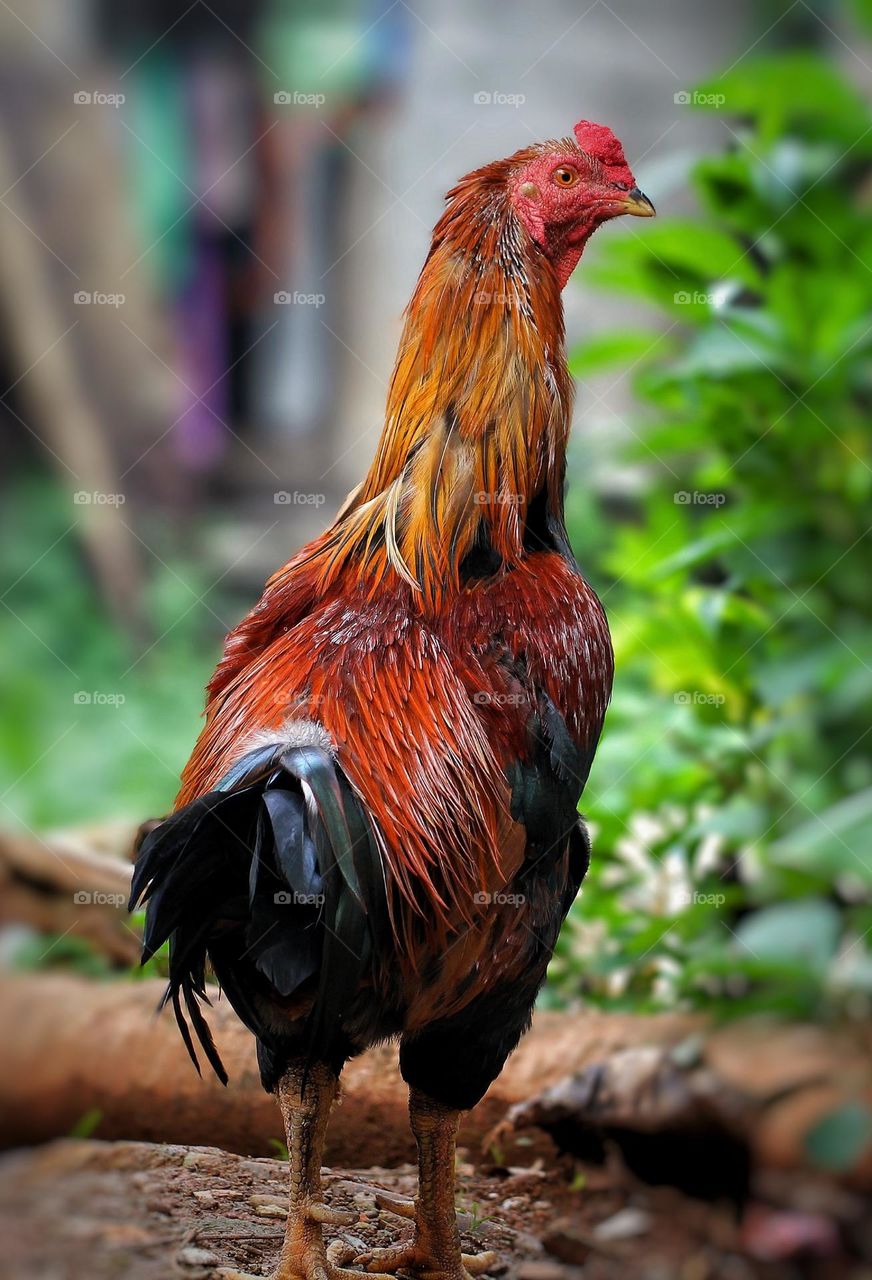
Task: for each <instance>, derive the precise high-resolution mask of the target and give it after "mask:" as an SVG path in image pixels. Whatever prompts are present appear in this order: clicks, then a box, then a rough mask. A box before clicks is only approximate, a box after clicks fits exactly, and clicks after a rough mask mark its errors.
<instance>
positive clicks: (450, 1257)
mask: <svg viewBox="0 0 872 1280" xmlns="http://www.w3.org/2000/svg"><path fill="white" fill-rule="evenodd" d="M498 1261H499V1255H498V1254H496V1253H494V1252H493V1250H492V1249H489V1250H488V1251H487V1253H459V1252H458V1253H454V1251H453V1250H446V1252H445V1255H444V1256H439V1255H438V1254H436V1253H435V1252H432V1251H430V1250H427V1249H424V1248H422V1246H421V1245H418V1244H415V1243H414V1242H413V1243H412V1244H406V1245H397V1246H396V1247H395V1248H392V1249H373V1251H372V1253H368V1254H364V1255H363V1256H362V1257H358V1258H356V1259H355V1262H362V1263H363V1264H364V1265H365V1266H366V1269H367V1271H369V1272H370V1273H371V1274H375V1275H379V1276H382V1275H393V1274H394V1273H396V1272H398V1271H401V1272H408V1273H410V1274H411V1275H413V1276H415V1277H417V1280H472V1277H473V1276H479V1275H482V1273H483V1272H485V1271H489V1270H490V1269H491V1267H494V1266H496V1264H497V1262H498Z"/></svg>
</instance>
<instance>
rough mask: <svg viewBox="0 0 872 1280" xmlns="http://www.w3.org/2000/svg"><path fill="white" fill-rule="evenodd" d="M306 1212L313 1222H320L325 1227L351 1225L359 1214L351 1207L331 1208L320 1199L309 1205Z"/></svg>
mask: <svg viewBox="0 0 872 1280" xmlns="http://www.w3.org/2000/svg"><path fill="white" fill-rule="evenodd" d="M305 1212H306V1217H307V1218H308V1219H309V1220H310V1221H311V1222H320V1223H321V1224H322V1226H325V1227H350V1226H351V1224H352V1223H353V1222H357V1219H358V1216H359V1215H358V1214H356V1213H355V1212H354V1211H353V1210H351V1209H331V1208H330V1206H329V1205H326V1204H321V1203H320V1202H318V1201H315V1202H313V1203H312V1204H310V1205H308V1206H307V1207H306V1211H305Z"/></svg>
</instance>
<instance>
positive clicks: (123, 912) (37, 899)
mask: <svg viewBox="0 0 872 1280" xmlns="http://www.w3.org/2000/svg"><path fill="white" fill-rule="evenodd" d="M134 833H135V829H134V828H133V827H132V825H131V824H130V823H129V822H115V823H104V824H102V825H101V826H99V827H87V828H77V829H75V830H71V831H58V832H48V833H46V834H45V835H44V836H37V835H35V834H34V833H32V832H30V831H26V830H22V831H8V830H0V925H18V924H23V925H26V926H29V927H30V928H31V929H33V930H35V931H36V932H37V933H41V934H49V935H50V934H56V935H58V936H66V935H67V934H74V935H76V936H77V937H81V938H86V939H87V940H88V941H89V942H90V943H91V945H92V946H93V947H95V948H96V950H97V951H98V952H99V953H100V954H101V955H105V956H106V957H107V958H108V959H109V961H110V962H111V963H112V964H114V965H118V966H127V965H132V964H135V963H136V960H137V958H138V955H139V950H140V941H139V937H138V935H137V933H136V932H135V930H133V929H132V928H131V925H130V917H129V915H128V914H127V909H126V904H127V897H128V894H129V893H130V875H131V865H130V860H129V854H130V850H131V848H132V845H133V836H134Z"/></svg>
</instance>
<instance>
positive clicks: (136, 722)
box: [0, 482, 234, 831]
mask: <svg viewBox="0 0 872 1280" xmlns="http://www.w3.org/2000/svg"><path fill="white" fill-rule="evenodd" d="M75 514H76V511H75V508H74V507H73V505H72V503H71V501H70V499H69V497H68V496H65V495H61V494H59V492H58V491H57V490H56V489H55V488H54V487H53V486H48V485H46V484H45V483H36V482H34V483H32V484H30V485H25V486H21V487H20V488H19V490H18V493H17V496H16V497H14V498H12V497H9V498H7V499H6V500H5V501H4V504H3V509H2V514H0V534H2V539H3V545H4V566H3V579H4V595H3V606H4V607H3V608H2V609H0V688H2V690H3V705H4V716H3V723H2V728H0V797H2V800H0V822H2V823H3V824H4V825H7V826H8V825H15V824H26V825H28V826H30V827H32V828H33V829H35V830H37V831H39V830H41V829H45V828H46V827H51V826H53V825H55V826H65V827H66V826H75V824H76V823H77V822H82V823H85V822H93V821H95V820H97V819H100V818H104V817H105V818H108V817H125V818H130V817H136V816H141V817H142V818H145V817H150V816H153V815H156V814H160V813H163V812H166V810H167V809H168V808H169V806H170V805H171V803H172V799H173V796H174V794H175V791H176V789H177V786H178V776H179V771H180V769H181V767H182V765H183V764H184V762H185V760H186V758H187V755H188V753H189V752H190V749H191V746H192V745H193V741H194V738H195V736H196V734H197V731H198V728H199V716H200V712H201V710H202V705H203V686H204V685H205V682H206V680H207V678H208V676H209V674H210V672H211V669H212V666H213V665H214V661H215V658H216V656H217V652H218V646H219V643H220V636H219V635H218V634H217V632H218V631H219V630H220V625H221V624H220V623H217V622H216V621H215V618H214V616H213V615H212V614H211V612H209V611H208V610H206V609H205V607H201V608H199V609H198V608H196V607H193V608H192V606H194V605H195V602H196V600H197V597H198V596H200V595H201V593H202V591H203V590H204V586H203V584H201V583H200V582H199V581H198V578H197V576H196V575H195V573H194V572H193V571H192V570H191V569H189V568H188V567H186V566H184V565H177V567H176V570H175V571H172V570H163V569H161V570H160V572H158V573H157V574H156V575H155V576H154V577H153V578H152V579H151V581H150V583H149V585H148V595H147V601H146V607H147V613H148V617H149V621H150V625H151V628H152V631H153V635H152V637H151V638H150V639H149V640H148V641H147V642H145V643H141V644H139V645H138V646H136V645H132V644H131V643H130V642H129V641H126V640H125V639H124V637H123V636H122V635H121V634H120V633H119V631H118V630H117V629H116V628H115V627H113V626H112V625H111V624H110V623H108V621H107V618H106V614H105V610H104V608H103V606H102V604H101V603H100V601H99V599H98V597H97V593H96V591H95V589H94V586H93V584H92V582H91V581H90V579H89V578H88V576H87V574H86V573H85V572H83V565H82V553H81V544H80V542H79V541H78V539H77V537H76V535H75V532H74V531H73V529H72V526H73V523H74V520H75ZM149 536H150V540H151V542H152V545H154V546H155V547H156V548H157V549H158V550H160V549H161V543H160V541H159V538H158V536H157V535H156V534H150V535H149ZM164 550H165V549H164ZM168 554H169V555H171V553H168ZM162 558H164V559H167V554H165V555H164V556H163V557H162ZM210 603H211V604H212V607H213V608H215V607H216V606H215V604H214V602H213V600H212V598H211V597H210ZM226 616H227V617H233V616H234V614H233V613H231V612H227V613H226ZM204 619H205V620H204ZM150 645H152V646H153V647H150V648H149V646H150ZM83 695H85V696H84V697H83Z"/></svg>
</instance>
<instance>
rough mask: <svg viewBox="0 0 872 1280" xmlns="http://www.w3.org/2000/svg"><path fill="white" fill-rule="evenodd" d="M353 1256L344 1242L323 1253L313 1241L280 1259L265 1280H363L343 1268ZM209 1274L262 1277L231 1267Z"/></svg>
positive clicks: (225, 1279) (230, 1278)
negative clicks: (292, 1254) (291, 1254)
mask: <svg viewBox="0 0 872 1280" xmlns="http://www.w3.org/2000/svg"><path fill="white" fill-rule="evenodd" d="M353 1216H354V1215H352V1217H353ZM355 1252H356V1251H355V1249H353V1248H352V1246H351V1245H350V1244H346V1243H345V1241H344V1240H334V1241H333V1243H332V1244H329V1245H328V1246H327V1248H326V1249H325V1248H324V1245H323V1242H322V1241H320V1240H318V1239H317V1238H315V1239H313V1240H312V1241H311V1242H310V1243H309V1244H308V1245H307V1246H305V1247H304V1248H303V1249H301V1250H300V1251H299V1252H298V1253H296V1254H295V1255H294V1256H283V1257H282V1258H281V1260H280V1261H279V1265H278V1267H277V1268H276V1270H275V1271H274V1272H273V1273H272V1275H271V1276H270V1278H269V1280H364V1275H363V1272H361V1271H352V1270H349V1269H347V1268H346V1267H345V1266H344V1265H343V1264H344V1263H346V1262H350V1261H351V1259H352V1258H353V1257H354V1254H355ZM213 1274H214V1275H215V1276H216V1277H220V1280H264V1277H263V1276H254V1275H250V1274H249V1273H248V1272H247V1271H236V1270H234V1269H233V1268H232V1267H220V1268H219V1269H218V1270H217V1271H215V1272H214V1273H213Z"/></svg>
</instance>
